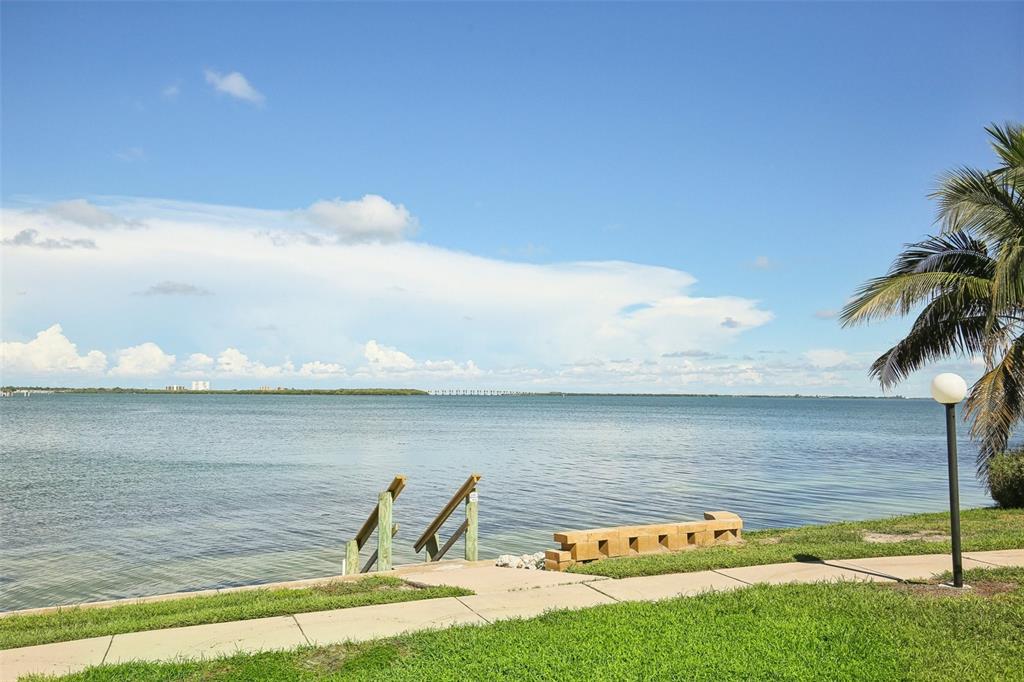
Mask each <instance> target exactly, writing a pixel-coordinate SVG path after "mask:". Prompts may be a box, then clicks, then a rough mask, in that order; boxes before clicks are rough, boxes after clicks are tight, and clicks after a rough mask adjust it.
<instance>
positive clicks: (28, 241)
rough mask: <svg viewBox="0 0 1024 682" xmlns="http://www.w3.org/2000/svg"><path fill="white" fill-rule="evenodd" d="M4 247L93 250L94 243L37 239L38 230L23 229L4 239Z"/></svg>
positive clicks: (64, 239)
mask: <svg viewBox="0 0 1024 682" xmlns="http://www.w3.org/2000/svg"><path fill="white" fill-rule="evenodd" d="M0 243H2V244H3V245H4V246H28V247H30V248H35V249H50V250H53V249H95V248H96V242H95V241H94V240H92V239H84V238H83V239H68V238H67V237H56V238H55V237H45V238H43V239H40V238H39V230H36V229H33V228H25V229H24V230H21V231H20V232H18V233H17V234H15V235H14V236H13V237H9V238H7V239H4V240H3V241H2V242H0Z"/></svg>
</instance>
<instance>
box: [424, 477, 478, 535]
mask: <svg viewBox="0 0 1024 682" xmlns="http://www.w3.org/2000/svg"><path fill="white" fill-rule="evenodd" d="M481 478H482V477H481V476H480V474H470V476H469V478H467V479H466V482H465V483H463V484H462V487H461V488H459V490H458V492H456V493H455V494H454V495H453V496H452V499H450V500H448V504H446V505H445V506H444V509H442V510H441V513H440V514H438V515H437V516H436V517H435V518H434V520H433V521H432V522H431V524H430V525H429V526H427V529H426V530H425V531H423V535H421V536H420V539H419V540H417V541H416V544H415V545H413V549H414V550H415V551H417V552H419V551H420V550H421V549H423V547H424V545H426V544H427V540H429V539H430V538H432V537H434V534H435V533H437V531H439V530H441V526H443V525H444V522H445V521H447V520H448V517H449V516H451V515H452V512H454V511H455V510H456V509H457V508H458V506H459V504H461V503H462V501H463V500H464V499H466V498H467V497H468V496H469V494H470V493H471V492H473V490H475V489H476V484H477V483H478V482H479V481H480V479H481Z"/></svg>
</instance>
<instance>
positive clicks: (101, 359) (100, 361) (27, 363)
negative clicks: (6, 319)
mask: <svg viewBox="0 0 1024 682" xmlns="http://www.w3.org/2000/svg"><path fill="white" fill-rule="evenodd" d="M106 366H107V356H106V355H104V354H103V353H101V352H100V351H97V350H93V351H89V352H88V353H86V354H85V355H79V354H78V347H77V346H76V345H75V344H73V343H71V341H70V340H68V338H67V337H66V336H64V331H63V329H62V328H61V326H60V325H59V324H55V325H53V326H51V327H49V328H48V329H44V330H43V331H41V332H39V333H38V334H36V337H35V338H34V339H32V340H31V341H28V342H26V343H20V342H18V341H5V342H3V343H0V367H2V368H3V371H4V372H7V373H14V374H78V373H86V374H97V373H100V372H102V371H103V370H104V369H106Z"/></svg>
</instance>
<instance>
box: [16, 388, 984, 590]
mask: <svg viewBox="0 0 1024 682" xmlns="http://www.w3.org/2000/svg"><path fill="white" fill-rule="evenodd" d="M0 426H2V439H0V610H10V609H19V608H30V607H36V606H47V605H52V604H68V603H76V602H82V601H93V600H99V599H113V598H121V597H134V596H141V595H148V594H159V593H164V592H176V591H182V590H197V589H204V588H211V587H224V586H234V585H244V584H256V583H263V582H271V581H277V580H290V579H300V578H309V577H315V576H323V575H334V574H337V573H339V572H340V570H341V559H342V557H343V556H344V543H345V541H346V540H348V539H351V538H352V537H353V536H354V534H355V532H356V531H357V530H358V528H359V527H360V525H361V524H362V523H363V521H364V520H365V518H366V516H367V515H368V514H369V512H370V511H371V509H372V508H373V506H374V504H376V500H377V493H378V492H380V491H381V490H384V489H385V488H386V487H387V485H388V483H389V482H390V481H391V478H392V477H393V476H394V475H396V474H403V475H405V476H407V477H408V487H407V488H406V490H405V491H404V492H403V493H402V494H401V496H400V497H399V498H398V500H397V501H396V503H395V512H394V513H395V521H396V522H397V523H399V524H400V531H399V534H398V536H397V537H396V538H395V541H394V544H395V563H407V562H414V561H420V560H422V555H416V554H415V553H414V552H413V551H412V544H413V542H414V541H415V540H416V539H417V538H418V536H419V534H420V533H421V532H422V531H423V529H424V528H425V527H426V525H427V524H428V523H429V522H430V521H431V520H432V519H433V517H434V515H435V514H436V513H437V512H438V511H439V510H440V509H441V507H442V506H444V504H445V502H447V500H448V499H449V497H450V496H451V495H452V493H454V491H455V490H456V489H457V488H458V487H459V486H460V485H461V484H462V483H463V481H465V479H466V477H467V476H468V475H469V474H470V473H473V472H476V473H479V474H481V475H482V476H483V478H482V480H481V481H480V485H479V488H478V490H479V500H480V555H481V558H490V557H495V556H496V555H498V554H500V553H524V552H535V551H539V550H542V549H547V548H552V547H554V543H553V541H552V538H551V534H552V533H553V532H554V531H558V530H565V529H572V528H588V527H599V526H609V525H622V524H638V523H654V522H662V521H682V520H692V519H699V518H701V514H702V512H703V511H704V510H719V509H721V510H728V511H733V512H736V513H738V514H740V516H742V517H743V519H744V522H745V524H746V527H747V528H748V529H754V528H764V527H780V526H796V525H803V524H808V523H825V522H829V521H839V520H851V519H864V518H877V517H883V516H889V515H893V514H903V513H909V512H919V511H943V510H945V509H947V508H948V507H947V505H948V489H947V482H946V481H947V478H946V450H945V447H946V445H945V431H944V422H943V408H942V407H941V406H939V405H937V404H936V403H935V402H933V401H931V400H895V399H893V400H881V399H839V398H832V399H816V398H771V397H765V398H762V397H756V398H755V397H654V396H651V397H644V396H639V397H637V396H566V397H561V396H519V397H513V396H494V397H446V396H283V395H201V394H147V395H132V394H60V393H57V394H46V395H32V396H31V397H17V396H16V397H11V398H4V399H2V400H0ZM966 430H967V429H966V425H965V424H962V423H961V438H960V467H961V502H962V506H963V507H965V508H966V507H972V506H984V505H990V504H991V503H992V502H991V499H990V498H989V497H988V496H987V494H986V493H985V492H984V489H983V487H982V486H981V485H980V484H979V482H978V481H977V479H976V478H975V475H974V458H975V455H976V449H975V448H974V447H973V446H972V444H971V443H970V442H969V440H968V439H967V438H966V437H965V435H964V434H965V433H966ZM461 520H462V519H461V512H456V514H455V515H453V517H452V519H451V520H450V521H449V523H448V525H447V526H446V527H445V529H444V530H443V531H442V538H446V537H447V535H448V534H449V533H450V532H452V531H453V530H454V529H455V528H456V527H457V526H458V524H459V523H460V522H461ZM371 544H372V541H371ZM461 551H462V547H461V543H459V544H458V545H456V546H455V547H454V548H453V549H452V550H451V554H450V556H461ZM368 553H369V549H367V550H364V560H365V557H366V555H368Z"/></svg>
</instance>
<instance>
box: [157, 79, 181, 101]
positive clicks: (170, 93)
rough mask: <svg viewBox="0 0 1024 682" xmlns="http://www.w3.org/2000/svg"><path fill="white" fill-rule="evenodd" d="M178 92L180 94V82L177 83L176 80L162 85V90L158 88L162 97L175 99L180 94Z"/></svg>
mask: <svg viewBox="0 0 1024 682" xmlns="http://www.w3.org/2000/svg"><path fill="white" fill-rule="evenodd" d="M180 94H181V84H180V83H178V82H175V83H171V84H170V85H166V86H164V88H163V89H162V90H160V96H161V97H163V98H164V99H172V100H173V99H177V98H178V95H180Z"/></svg>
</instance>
